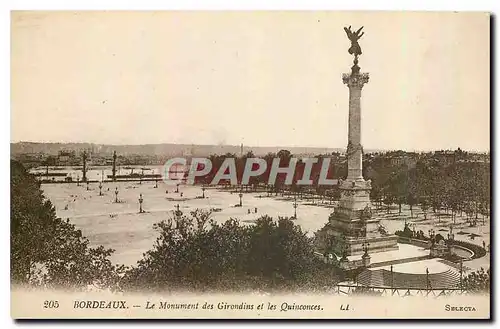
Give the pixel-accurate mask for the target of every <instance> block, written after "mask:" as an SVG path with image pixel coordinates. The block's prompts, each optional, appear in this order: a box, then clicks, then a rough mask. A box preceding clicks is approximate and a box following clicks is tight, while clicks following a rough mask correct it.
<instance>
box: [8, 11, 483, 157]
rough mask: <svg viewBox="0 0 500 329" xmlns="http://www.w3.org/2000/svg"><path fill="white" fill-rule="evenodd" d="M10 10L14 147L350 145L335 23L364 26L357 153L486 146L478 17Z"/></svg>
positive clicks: (347, 60)
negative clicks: (360, 146)
mask: <svg viewBox="0 0 500 329" xmlns="http://www.w3.org/2000/svg"><path fill="white" fill-rule="evenodd" d="M11 18H12V32H11V33H12V34H11V36H12V41H11V43H12V48H11V72H12V75H11V82H12V83H11V84H12V89H11V99H12V111H11V142H18V141H34V142H60V143H66V142H83V143H85V142H88V143H94V144H115V145H126V144H133V145H140V144H162V143H175V144H198V145H219V144H224V145H240V144H241V143H243V144H244V145H249V146H252V147H258V146H262V147H279V146H283V145H284V146H288V147H311V148H312V147H317V148H345V146H346V145H347V115H348V97H349V96H348V88H347V87H346V86H345V85H343V83H342V79H341V76H342V73H346V72H348V71H349V69H350V66H351V65H352V57H351V56H349V54H348V53H347V49H348V46H349V41H348V40H347V37H346V36H345V32H344V31H343V27H344V26H349V25H352V26H353V28H356V29H357V28H359V27H360V26H362V25H364V26H365V28H364V31H365V35H364V36H363V38H362V39H361V40H360V44H361V47H362V49H363V54H362V55H361V56H360V62H359V65H360V66H361V71H362V72H368V73H370V81H369V83H368V84H367V85H366V86H365V87H364V88H363V95H362V128H361V129H362V144H363V146H364V148H365V149H377V150H378V149H380V150H398V149H401V150H408V151H410V150H416V151H430V150H440V149H457V148H458V147H460V148H461V149H463V150H470V151H478V152H485V151H486V152H487V151H489V150H490V131H489V126H490V123H489V113H490V104H489V98H490V95H489V17H488V16H487V15H485V14H484V13H475V14H472V13H458V14H453V13H377V14H373V13H369V12H361V13H360V12H358V13H353V12H343V13H339V12H274V13H273V12H226V13H219V12H213V13H208V12H128V13H125V12H120V13H116V12H109V13H102V12H89V13H81V12H80V13H65V12H61V13H42V12H38V13H36V12H35V13H29V12H14V13H13V14H12V16H11ZM228 27H231V28H228ZM436 31H437V32H438V33H437V34H436ZM150 49H151V50H152V51H149V50H150ZM26 95H29V97H26ZM34 109H36V112H35V110H34ZM234 109H238V110H234ZM389 109H391V110H389ZM395 109H397V110H395ZM304 112H305V113H304ZM34 113H36V114H35V115H34ZM38 113H40V114H38ZM193 117H195V118H196V119H194V120H193V119H192V118H193ZM56 122H57V124H56Z"/></svg>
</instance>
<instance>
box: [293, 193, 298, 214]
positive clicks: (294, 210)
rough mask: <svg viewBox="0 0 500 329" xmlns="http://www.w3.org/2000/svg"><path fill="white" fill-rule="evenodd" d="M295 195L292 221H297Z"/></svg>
mask: <svg viewBox="0 0 500 329" xmlns="http://www.w3.org/2000/svg"><path fill="white" fill-rule="evenodd" d="M297 206H298V205H297V195H295V197H294V200H293V219H297Z"/></svg>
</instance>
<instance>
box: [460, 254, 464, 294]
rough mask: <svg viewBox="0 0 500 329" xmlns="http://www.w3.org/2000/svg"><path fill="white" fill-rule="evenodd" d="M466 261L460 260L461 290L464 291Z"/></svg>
mask: <svg viewBox="0 0 500 329" xmlns="http://www.w3.org/2000/svg"><path fill="white" fill-rule="evenodd" d="M463 273H464V260H463V259H460V290H463V289H464V288H463V281H462V280H463Z"/></svg>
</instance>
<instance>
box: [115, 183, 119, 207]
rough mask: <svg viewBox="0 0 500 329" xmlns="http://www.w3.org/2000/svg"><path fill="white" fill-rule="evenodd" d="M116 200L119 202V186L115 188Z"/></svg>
mask: <svg viewBox="0 0 500 329" xmlns="http://www.w3.org/2000/svg"><path fill="white" fill-rule="evenodd" d="M115 202H116V203H118V186H117V187H116V189H115Z"/></svg>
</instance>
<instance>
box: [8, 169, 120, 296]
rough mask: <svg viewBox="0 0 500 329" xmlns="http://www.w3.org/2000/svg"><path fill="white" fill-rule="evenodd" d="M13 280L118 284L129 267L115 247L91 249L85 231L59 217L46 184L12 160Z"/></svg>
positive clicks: (52, 284) (82, 285)
mask: <svg viewBox="0 0 500 329" xmlns="http://www.w3.org/2000/svg"><path fill="white" fill-rule="evenodd" d="M10 217H11V280H12V283H14V284H18V285H31V286H45V287H52V288H75V289H85V288H87V287H88V286H89V285H95V286H98V287H101V288H103V287H106V288H110V289H115V288H116V283H117V282H118V280H119V277H120V275H121V274H122V273H123V271H124V270H125V267H124V266H115V265H113V264H112V263H111V261H110V260H109V257H110V256H111V254H112V253H113V250H112V249H104V247H102V246H99V247H96V248H90V246H89V241H88V239H86V238H85V237H83V236H82V233H81V231H80V230H77V229H76V228H75V226H74V225H73V224H71V223H69V220H66V221H64V220H62V219H60V218H57V217H56V214H55V210H54V207H53V206H52V204H51V202H50V201H48V200H46V199H45V198H44V196H43V194H42V191H41V190H40V184H39V183H38V182H37V181H36V180H35V179H34V177H33V176H32V175H30V174H29V173H27V172H26V170H25V169H24V167H23V166H22V165H21V164H20V163H18V162H16V161H11V216H10Z"/></svg>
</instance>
